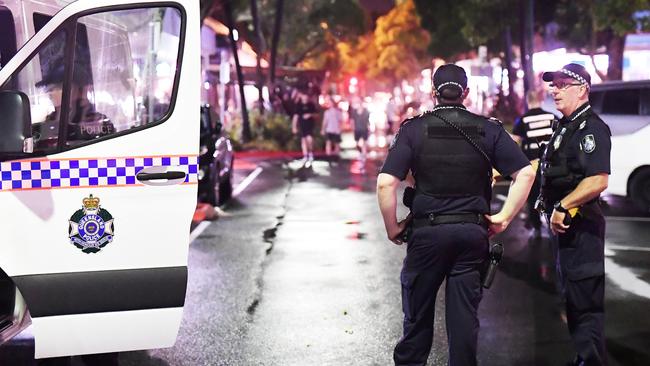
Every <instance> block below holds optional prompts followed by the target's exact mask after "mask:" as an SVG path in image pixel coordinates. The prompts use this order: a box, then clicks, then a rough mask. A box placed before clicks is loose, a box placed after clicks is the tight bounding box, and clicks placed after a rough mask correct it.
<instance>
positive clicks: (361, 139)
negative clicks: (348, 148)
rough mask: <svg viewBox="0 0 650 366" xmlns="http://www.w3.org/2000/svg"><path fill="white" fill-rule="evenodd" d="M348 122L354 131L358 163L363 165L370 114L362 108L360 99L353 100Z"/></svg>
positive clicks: (366, 152)
mask: <svg viewBox="0 0 650 366" xmlns="http://www.w3.org/2000/svg"><path fill="white" fill-rule="evenodd" d="M350 120H351V121H352V125H353V126H352V127H353V130H354V140H355V141H356V142H357V149H358V150H359V153H360V154H359V161H360V162H361V163H362V164H363V163H365V162H366V157H367V155H368V146H367V145H368V144H367V142H368V128H369V124H370V112H368V110H367V109H366V108H365V107H364V106H363V102H362V101H361V100H360V99H358V98H357V99H355V101H354V103H353V106H352V109H351V110H350Z"/></svg>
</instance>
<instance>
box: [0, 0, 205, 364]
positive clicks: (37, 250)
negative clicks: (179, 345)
mask: <svg viewBox="0 0 650 366" xmlns="http://www.w3.org/2000/svg"><path fill="white" fill-rule="evenodd" d="M24 16H26V17H33V18H34V20H35V24H37V23H38V22H39V21H40V22H41V26H42V28H41V29H40V30H39V31H38V32H37V33H36V35H35V36H34V37H32V38H31V39H30V40H29V41H28V42H27V43H26V44H25V45H24V46H23V47H22V48H21V49H20V50H18V52H17V53H16V55H15V56H14V57H12V58H11V59H10V60H9V62H8V63H7V64H6V65H5V66H4V67H3V68H2V69H1V70H0V89H1V90H4V91H7V92H21V93H24V94H25V95H26V96H27V98H28V103H29V111H30V114H31V126H30V129H31V131H30V132H31V138H32V139H33V151H32V152H15V151H14V152H13V153H2V152H0V178H1V180H0V207H2V208H3V209H2V210H1V211H0V230H1V231H2V233H3V239H2V242H3V243H2V245H0V268H1V269H2V270H3V271H4V272H5V273H6V274H7V275H8V276H9V277H10V278H11V279H12V280H13V281H14V283H15V284H16V286H17V288H18V290H19V291H20V293H21V294H22V296H23V297H24V299H25V302H26V304H27V307H28V309H29V312H30V314H31V317H32V323H33V324H32V332H33V334H34V338H35V346H36V357H37V358H42V357H57V356H64V355H77V354H90V353H103V352H114V351H126V350H138V349H150V348H162V347H169V346H171V345H173V343H174V342H175V339H176V334H177V332H178V328H179V326H180V322H181V318H182V311H183V305H184V299H185V291H186V283H187V255H188V245H189V242H188V241H189V228H190V222H191V217H192V214H193V212H194V208H195V205H196V189H197V153H198V147H199V146H198V143H199V128H198V123H199V100H200V95H199V93H200V89H199V87H200V78H199V76H200V75H199V70H200V65H199V60H200V57H199V46H200V41H199V29H200V27H199V11H198V1H195V0H171V1H164V2H163V1H155V0H138V1H135V0H78V1H75V2H72V3H70V4H69V5H67V6H66V7H64V8H63V9H61V10H60V11H59V12H58V13H56V15H54V16H53V17H51V19H50V18H48V19H47V20H46V21H45V22H44V23H43V18H42V17H43V14H36V13H34V14H24ZM39 17H40V18H39ZM39 19H40V20H39ZM1 118H2V116H0V119H1ZM0 126H1V125H0ZM0 128H2V127H0ZM1 134H2V131H0V135H1Z"/></svg>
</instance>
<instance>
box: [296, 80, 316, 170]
mask: <svg viewBox="0 0 650 366" xmlns="http://www.w3.org/2000/svg"><path fill="white" fill-rule="evenodd" d="M298 98H299V99H298V103H297V104H296V105H295V107H294V114H293V120H292V131H293V133H294V134H297V135H298V134H299V135H300V147H301V149H302V159H303V162H305V163H308V162H312V161H313V160H314V138H313V135H314V125H315V124H316V115H317V111H316V105H315V104H314V103H313V102H312V101H311V100H309V96H308V95H307V93H305V92H304V91H303V92H299V97H298Z"/></svg>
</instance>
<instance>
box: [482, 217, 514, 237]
mask: <svg viewBox="0 0 650 366" xmlns="http://www.w3.org/2000/svg"><path fill="white" fill-rule="evenodd" d="M485 218H486V219H487V220H488V222H490V225H489V226H488V236H489V237H492V236H494V235H496V234H498V233H501V232H503V231H505V230H506V229H507V228H508V224H510V222H509V221H508V220H507V219H506V217H505V216H503V215H500V214H496V215H492V216H490V215H485Z"/></svg>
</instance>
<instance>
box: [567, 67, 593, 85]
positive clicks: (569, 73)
mask: <svg viewBox="0 0 650 366" xmlns="http://www.w3.org/2000/svg"><path fill="white" fill-rule="evenodd" d="M560 72H561V73H563V74H564V75H567V76H569V77H571V78H574V79H576V80H578V82H580V84H589V83H588V82H587V80H585V78H583V77H582V76H580V75H578V74H576V73H575V72H573V71H571V70H567V69H561V70H560Z"/></svg>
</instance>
